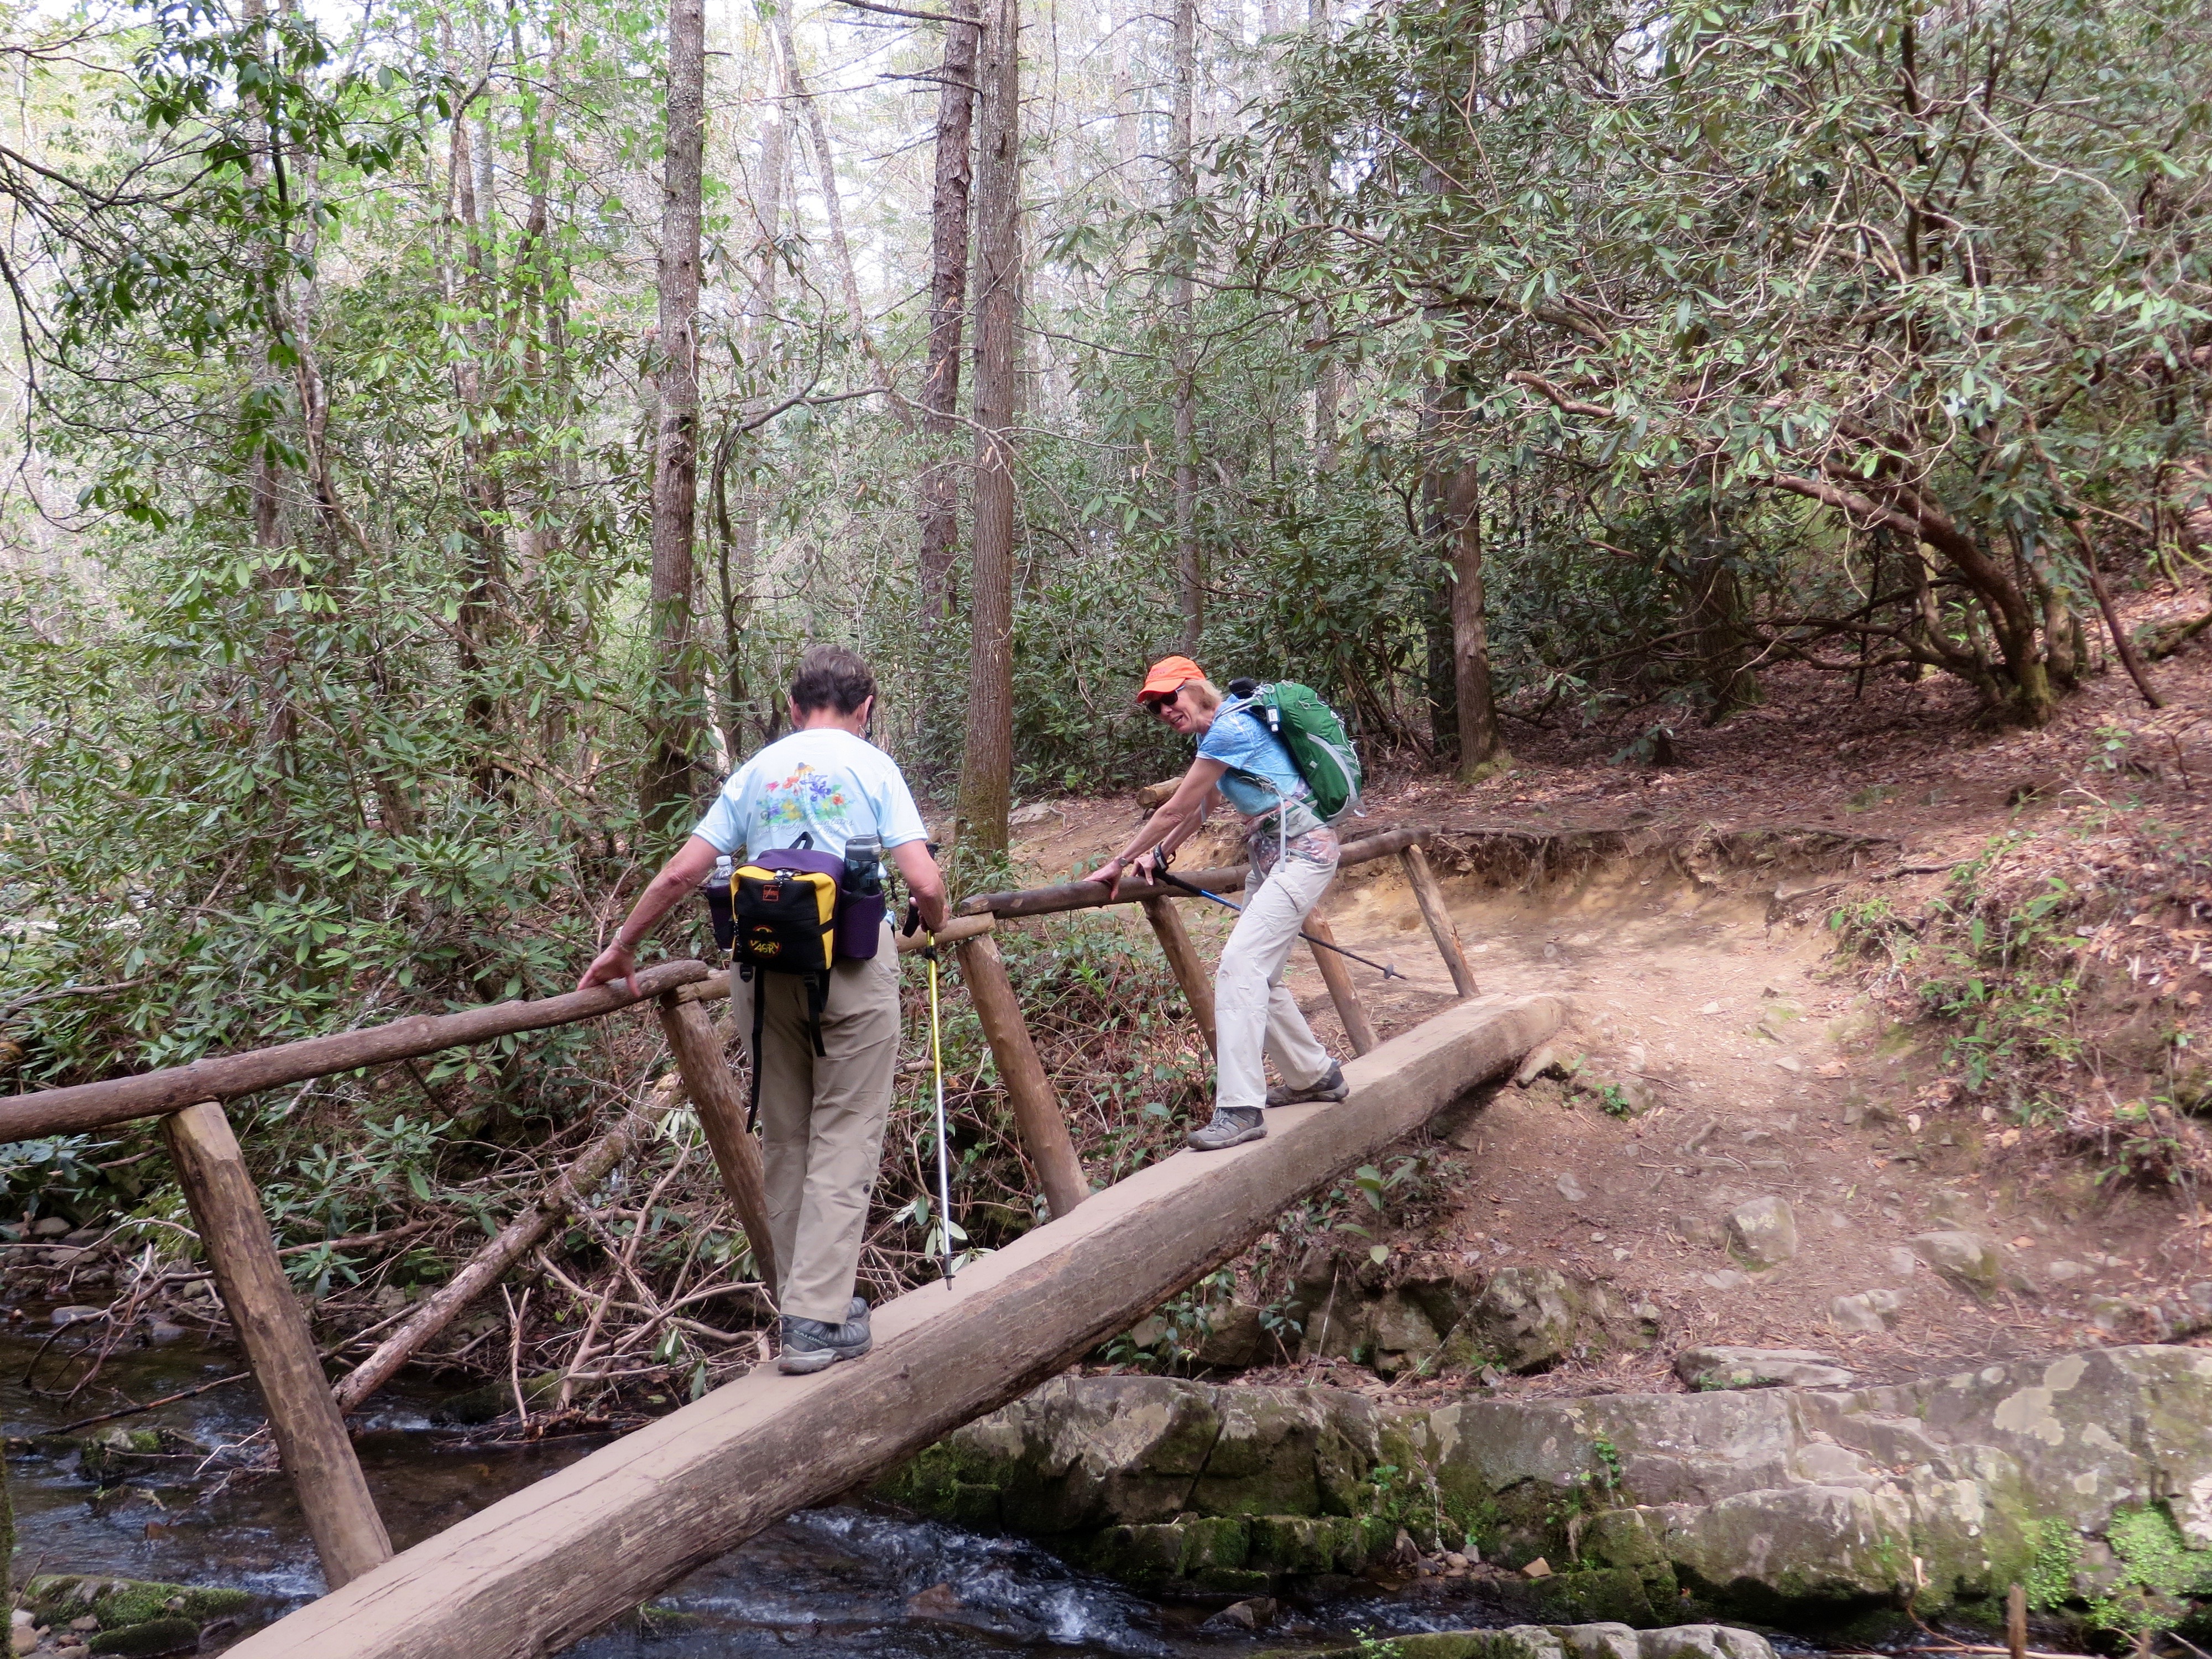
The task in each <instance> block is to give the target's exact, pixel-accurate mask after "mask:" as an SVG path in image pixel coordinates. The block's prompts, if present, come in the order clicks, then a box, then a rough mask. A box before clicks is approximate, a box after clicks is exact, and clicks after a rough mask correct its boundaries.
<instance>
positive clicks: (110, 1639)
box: [90, 1616, 200, 1654]
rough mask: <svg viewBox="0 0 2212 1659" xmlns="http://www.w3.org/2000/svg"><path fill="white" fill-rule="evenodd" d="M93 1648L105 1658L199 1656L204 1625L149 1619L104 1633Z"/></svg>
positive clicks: (180, 1620) (195, 1621)
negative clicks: (121, 1655) (116, 1655)
mask: <svg viewBox="0 0 2212 1659" xmlns="http://www.w3.org/2000/svg"><path fill="white" fill-rule="evenodd" d="M90 1645H91V1649H92V1651H93V1652H94V1653H102V1654H105V1653H131V1654H143V1653H197V1651H198V1650H199V1645H200V1622H199V1620H197V1619H180V1618H177V1617H174V1616H171V1617H168V1618H163V1619H149V1620H146V1621H145V1623H143V1624H140V1625H130V1626H125V1627H124V1628H123V1629H121V1630H104V1631H102V1632H100V1634H99V1635H97V1636H95V1637H94V1638H92V1642H91V1644H90Z"/></svg>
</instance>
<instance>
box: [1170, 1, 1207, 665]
mask: <svg viewBox="0 0 2212 1659" xmlns="http://www.w3.org/2000/svg"><path fill="white" fill-rule="evenodd" d="M1197 82H1198V0H1176V9H1175V106H1174V110H1173V112H1172V113H1171V114H1170V118H1169V124H1168V161H1169V165H1170V168H1171V169H1172V170H1173V173H1174V175H1175V176H1174V179H1173V181H1172V183H1173V186H1174V190H1175V202H1174V208H1173V216H1172V218H1171V219H1170V224H1171V226H1172V227H1173V228H1172V231H1171V240H1170V253H1169V270H1170V273H1171V283H1170V289H1169V301H1168V303H1169V308H1170V312H1171V313H1172V322H1171V326H1172V327H1173V328H1174V330H1175V535H1176V596H1177V598H1178V599H1179V600H1180V601H1181V603H1182V649H1183V653H1184V654H1185V655H1186V656H1196V655H1197V654H1198V641H1199V635H1200V633H1201V632H1202V631H1203V630H1204V629H1205V626H1206V587H1205V573H1204V572H1203V570H1202V569H1201V568H1200V562H1199V556H1198V524H1197V513H1198V453H1197V452H1198V385H1197V380H1198V361H1197V351H1198V337H1197V328H1196V325H1195V321H1194V314H1193V305H1192V274H1193V273H1192V267H1193V265H1194V264H1195V262H1196V258H1197V238H1196V236H1195V234H1194V225H1193V223H1192V218H1193V216H1194V214H1195V212H1196V211H1197V197H1198V174H1197V169H1196V167H1195V165H1194V161H1193V158H1192V155H1191V110H1192V104H1193V101H1194V99H1195V98H1196V96H1197V90H1198V88H1197Z"/></svg>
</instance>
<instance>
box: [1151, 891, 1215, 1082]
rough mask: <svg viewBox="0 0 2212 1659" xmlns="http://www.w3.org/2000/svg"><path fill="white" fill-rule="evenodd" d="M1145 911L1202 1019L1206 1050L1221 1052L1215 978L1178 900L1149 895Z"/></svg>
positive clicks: (1193, 1009)
mask: <svg viewBox="0 0 2212 1659" xmlns="http://www.w3.org/2000/svg"><path fill="white" fill-rule="evenodd" d="M1144 911H1145V920H1146V921H1148V922H1150V923H1152V936H1153V937H1154V938H1155V939H1158V940H1159V942H1160V951H1161V953H1162V954H1163V955H1164V956H1165V957H1167V959H1168V969H1169V971H1170V972H1171V973H1172V974H1174V975H1175V977H1176V984H1177V985H1179V986H1181V987H1182V995H1183V1000H1184V1001H1186V1002H1188V1003H1189V1004H1190V1012H1191V1018H1194V1019H1195V1020H1196V1021H1197V1022H1198V1034H1199V1036H1202V1037H1204V1038H1205V1039H1206V1053H1208V1054H1218V1053H1219V1052H1220V1049H1219V1048H1218V1045H1217V1044H1216V1042H1214V1036H1213V980H1212V976H1211V975H1208V974H1207V973H1206V963H1204V961H1202V960H1201V959H1200V957H1199V954H1198V947H1197V946H1196V945H1193V944H1192V943H1191V941H1190V934H1189V933H1188V931H1186V930H1185V928H1184V927H1183V925H1182V916H1181V915H1177V914H1176V908H1175V901H1174V900H1172V899H1164V898H1148V899H1146V900H1145V901H1144Z"/></svg>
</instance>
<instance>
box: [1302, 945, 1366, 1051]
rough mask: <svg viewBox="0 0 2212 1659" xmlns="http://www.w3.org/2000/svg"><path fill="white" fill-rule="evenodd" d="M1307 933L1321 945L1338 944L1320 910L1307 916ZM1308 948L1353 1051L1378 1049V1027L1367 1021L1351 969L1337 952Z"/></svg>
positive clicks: (1313, 947) (1314, 946) (1316, 946)
mask: <svg viewBox="0 0 2212 1659" xmlns="http://www.w3.org/2000/svg"><path fill="white" fill-rule="evenodd" d="M1306 932H1308V933H1311V934H1312V935H1313V936H1314V938H1316V939H1319V940H1321V942H1322V945H1334V944H1335V943H1336V935H1335V934H1334V933H1331V932H1330V931H1329V927H1328V923H1327V922H1325V921H1322V919H1321V912H1320V911H1319V910H1312V911H1309V912H1308V913H1307V915H1306ZM1307 948H1308V949H1309V950H1310V951H1312V952H1313V959H1314V966H1315V967H1316V968H1318V969H1321V982H1322V984H1324V985H1326V986H1328V1000H1330V1001H1331V1002H1334V1004H1335V1005H1336V1017H1337V1018H1339V1019H1340V1020H1342V1021H1343V1022H1344V1035H1345V1036H1346V1037H1348V1038H1350V1039H1351V1042H1352V1053H1353V1054H1365V1053H1366V1052H1367V1051H1368V1050H1369V1049H1370V1048H1373V1047H1374V1046H1375V1026H1374V1024H1373V1023H1372V1022H1371V1021H1370V1020H1369V1018H1367V1010H1366V1008H1365V1007H1364V1006H1363V1005H1362V1004H1361V1002H1360V1000H1359V993H1358V991H1357V990H1355V989H1354V988H1353V987H1352V970H1351V969H1349V968H1347V967H1346V966H1345V965H1344V958H1343V957H1340V956H1339V955H1337V953H1336V952H1335V951H1324V950H1322V949H1321V948H1320V946H1319V945H1308V946H1307Z"/></svg>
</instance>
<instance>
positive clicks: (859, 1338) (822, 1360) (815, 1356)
mask: <svg viewBox="0 0 2212 1659" xmlns="http://www.w3.org/2000/svg"><path fill="white" fill-rule="evenodd" d="M847 1311H848V1314H849V1315H850V1317H848V1319H847V1320H846V1321H845V1322H844V1323H843V1324H842V1325H832V1324H830V1323H829V1322H828V1321H827V1320H822V1319H796V1318H793V1316H790V1315H788V1314H787V1315H785V1316H784V1318H783V1341H782V1344H781V1346H782V1350H783V1351H782V1352H781V1353H780V1354H778V1355H777V1356H776V1361H775V1368H776V1370H780V1371H781V1372H783V1373H784V1374H785V1375H786V1376H806V1375H807V1374H808V1373H809V1372H811V1371H819V1370H828V1369H829V1367H830V1366H832V1365H834V1364H836V1363H837V1362H838V1361H839V1360H841V1359H858V1358H860V1356H861V1355H862V1354H864V1353H866V1352H867V1351H868V1350H869V1349H870V1348H872V1347H873V1346H875V1340H876V1339H875V1338H874V1337H873V1336H872V1335H871V1334H869V1331H868V1304H867V1303H866V1302H865V1301H863V1300H862V1299H861V1298H860V1297H857V1296H856V1297H854V1298H853V1305H852V1307H851V1308H850V1309H848V1310H847Z"/></svg>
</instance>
